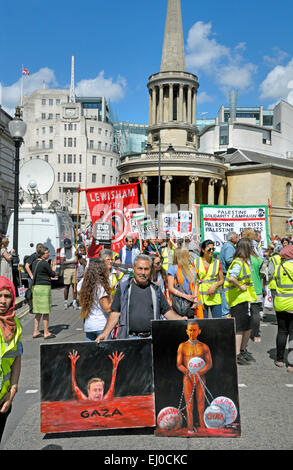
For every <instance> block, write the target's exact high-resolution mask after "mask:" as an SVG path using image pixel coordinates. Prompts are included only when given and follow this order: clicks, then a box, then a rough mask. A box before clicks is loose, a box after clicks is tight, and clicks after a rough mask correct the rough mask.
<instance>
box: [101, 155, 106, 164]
mask: <svg viewBox="0 0 293 470" xmlns="http://www.w3.org/2000/svg"><path fill="white" fill-rule="evenodd" d="M102 165H103V166H105V165H106V157H102Z"/></svg>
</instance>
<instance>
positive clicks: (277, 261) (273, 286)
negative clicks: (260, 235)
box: [268, 255, 281, 290]
mask: <svg viewBox="0 0 293 470" xmlns="http://www.w3.org/2000/svg"><path fill="white" fill-rule="evenodd" d="M270 261H272V263H273V265H274V275H273V277H272V279H271V280H270V282H269V288H270V289H271V290H276V278H275V275H276V272H277V270H276V267H277V266H278V265H279V264H280V263H281V256H280V255H273V256H271V258H270V260H269V263H270ZM269 263H268V265H269Z"/></svg>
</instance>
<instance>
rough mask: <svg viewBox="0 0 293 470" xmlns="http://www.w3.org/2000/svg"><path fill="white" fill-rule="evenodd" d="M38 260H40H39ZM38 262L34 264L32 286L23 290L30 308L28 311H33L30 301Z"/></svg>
mask: <svg viewBox="0 0 293 470" xmlns="http://www.w3.org/2000/svg"><path fill="white" fill-rule="evenodd" d="M39 262H40V261H39ZM39 262H38V263H37V265H36V268H35V271H34V272H33V276H34V278H33V283H32V286H31V287H28V288H27V290H26V291H25V294H24V297H25V299H26V301H27V303H28V304H29V306H30V307H31V308H30V313H33V312H32V301H33V286H34V285H35V282H36V276H35V274H36V272H37V267H38V264H39Z"/></svg>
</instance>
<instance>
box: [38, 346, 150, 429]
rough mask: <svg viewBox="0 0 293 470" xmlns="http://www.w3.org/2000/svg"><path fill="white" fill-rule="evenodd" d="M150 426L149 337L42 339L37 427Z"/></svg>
mask: <svg viewBox="0 0 293 470" xmlns="http://www.w3.org/2000/svg"><path fill="white" fill-rule="evenodd" d="M153 426H155V401H154V390H153V368H152V347H151V339H138V340H136V339H133V340H115V341H103V342H101V343H100V344H98V343H96V342H80V343H55V344H50V345H47V344H42V345H41V432H43V433H56V432H72V431H84V430H98V429H115V428H139V427H153Z"/></svg>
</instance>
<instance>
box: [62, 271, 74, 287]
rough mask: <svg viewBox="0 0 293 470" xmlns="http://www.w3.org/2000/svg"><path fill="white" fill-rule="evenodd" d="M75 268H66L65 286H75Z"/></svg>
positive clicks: (64, 273)
mask: <svg viewBox="0 0 293 470" xmlns="http://www.w3.org/2000/svg"><path fill="white" fill-rule="evenodd" d="M74 272H75V269H74V268H66V269H64V272H63V282H64V285H65V286H70V284H74Z"/></svg>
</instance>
